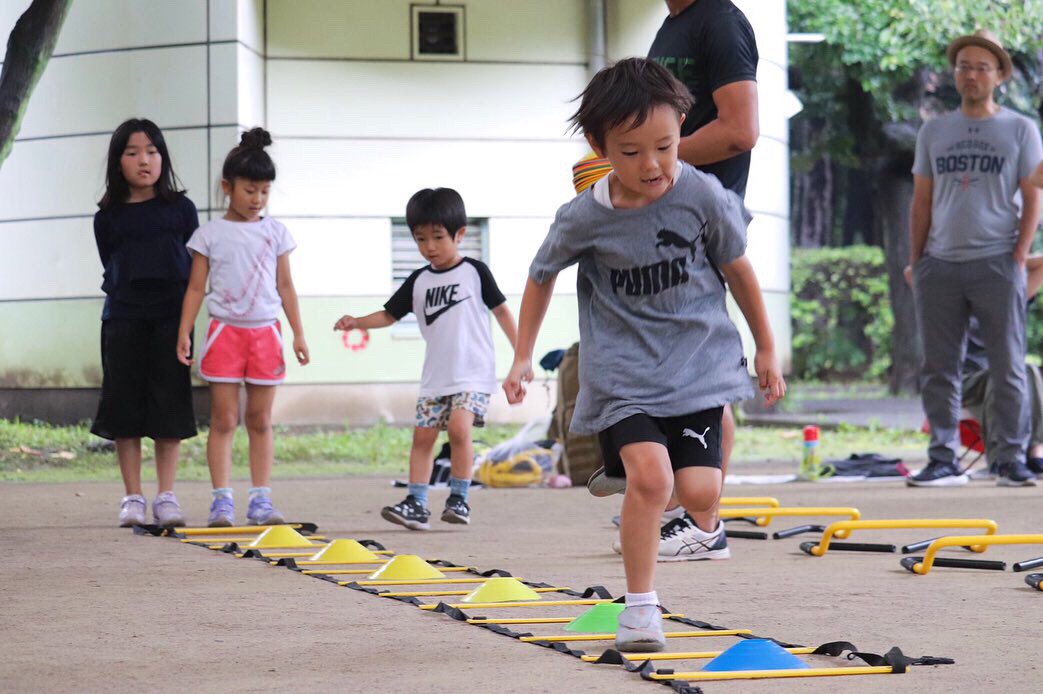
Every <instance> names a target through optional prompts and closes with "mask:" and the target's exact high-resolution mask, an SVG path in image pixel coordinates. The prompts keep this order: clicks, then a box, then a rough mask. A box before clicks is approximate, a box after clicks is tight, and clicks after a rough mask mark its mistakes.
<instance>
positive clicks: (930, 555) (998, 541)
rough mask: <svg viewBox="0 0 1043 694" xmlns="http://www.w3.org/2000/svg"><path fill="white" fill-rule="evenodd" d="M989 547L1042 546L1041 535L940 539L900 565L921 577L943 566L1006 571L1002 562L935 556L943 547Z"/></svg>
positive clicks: (906, 558)
mask: <svg viewBox="0 0 1043 694" xmlns="http://www.w3.org/2000/svg"><path fill="white" fill-rule="evenodd" d="M989 545H1043V535H979V536H974V535H956V536H952V537H941V538H938V539H937V540H935V541H934V542H932V543H931V545H930V547H928V548H927V552H926V553H925V554H924V556H922V557H905V558H904V559H902V561H901V564H902V566H903V567H904V568H905V569H908V570H909V571H911V572H912V573H914V574H920V575H921V576H922V575H924V574H926V573H929V572H930V570H931V567H932V566H944V567H950V568H962V569H987V570H992V571H1006V569H1007V564H1006V562H1002V561H982V560H978V559H943V558H939V557H938V556H937V554H938V550H940V549H944V548H945V547H970V546H989Z"/></svg>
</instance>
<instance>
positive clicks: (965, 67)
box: [956, 63, 996, 75]
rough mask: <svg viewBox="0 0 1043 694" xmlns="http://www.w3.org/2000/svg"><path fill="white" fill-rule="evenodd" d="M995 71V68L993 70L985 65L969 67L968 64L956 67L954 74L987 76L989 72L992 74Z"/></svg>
mask: <svg viewBox="0 0 1043 694" xmlns="http://www.w3.org/2000/svg"><path fill="white" fill-rule="evenodd" d="M995 70H996V68H994V67H993V66H991V65H985V64H978V65H970V64H968V63H960V64H959V65H957V66H956V72H960V73H968V72H980V73H982V74H983V75H987V74H989V73H990V72H994V71H995Z"/></svg>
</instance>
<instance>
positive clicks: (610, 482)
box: [587, 467, 627, 497]
mask: <svg viewBox="0 0 1043 694" xmlns="http://www.w3.org/2000/svg"><path fill="white" fill-rule="evenodd" d="M626 490H627V478H626V477H609V476H608V475H606V474H605V468H603V467H599V468H598V469H597V470H595V471H594V474H593V475H591V476H590V479H589V480H587V491H588V492H590V493H591V494H593V495H594V496H599V497H600V496H612V495H613V494H622V493H623V492H625V491H626Z"/></svg>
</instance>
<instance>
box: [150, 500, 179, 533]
mask: <svg viewBox="0 0 1043 694" xmlns="http://www.w3.org/2000/svg"><path fill="white" fill-rule="evenodd" d="M152 518H154V519H155V521H156V525H160V526H163V527H164V528H182V527H184V525H185V516H184V514H183V513H181V504H179V503H178V502H177V497H176V496H174V492H163V493H162V494H158V495H157V496H156V498H155V499H153V500H152Z"/></svg>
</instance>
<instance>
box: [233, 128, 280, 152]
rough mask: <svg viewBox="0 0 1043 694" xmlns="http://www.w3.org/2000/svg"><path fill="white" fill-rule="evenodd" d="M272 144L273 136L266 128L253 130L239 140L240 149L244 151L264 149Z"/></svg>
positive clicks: (245, 133)
mask: <svg viewBox="0 0 1043 694" xmlns="http://www.w3.org/2000/svg"><path fill="white" fill-rule="evenodd" d="M270 144H272V136H271V133H269V132H268V131H267V130H265V129H264V128H251V129H250V130H247V131H246V132H244V133H243V136H242V137H241V138H240V139H239V147H241V148H243V149H264V148H265V147H267V146H268V145H270Z"/></svg>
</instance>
